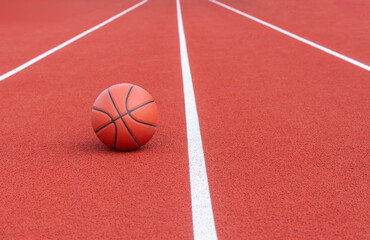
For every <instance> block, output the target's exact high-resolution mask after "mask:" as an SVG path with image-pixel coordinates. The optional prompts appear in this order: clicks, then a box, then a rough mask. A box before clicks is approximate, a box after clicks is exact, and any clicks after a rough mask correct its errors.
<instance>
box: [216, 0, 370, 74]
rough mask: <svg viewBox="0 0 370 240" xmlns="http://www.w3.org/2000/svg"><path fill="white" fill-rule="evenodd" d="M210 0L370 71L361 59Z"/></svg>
mask: <svg viewBox="0 0 370 240" xmlns="http://www.w3.org/2000/svg"><path fill="white" fill-rule="evenodd" d="M209 1H210V2H213V3H214V4H217V5H219V6H221V7H224V8H226V9H228V10H230V11H233V12H235V13H237V14H240V15H242V16H244V17H246V18H249V19H251V20H253V21H255V22H258V23H260V24H263V25H265V26H266V27H269V28H272V29H274V30H276V31H278V32H281V33H283V34H285V35H287V36H289V37H292V38H294V39H296V40H298V41H301V42H303V43H306V44H308V45H310V46H312V47H314V48H317V49H320V50H321V51H324V52H326V53H328V54H330V55H333V56H335V57H337V58H340V59H342V60H344V61H346V62H349V63H352V64H353V65H356V66H358V67H360V68H363V69H365V70H367V71H370V66H368V65H366V64H363V63H361V62H359V61H356V60H354V59H352V58H349V57H346V56H344V55H342V54H340V53H337V52H335V51H333V50H330V49H329V48H326V47H323V46H321V45H319V44H317V43H314V42H311V41H309V40H307V39H305V38H302V37H300V36H297V35H295V34H293V33H290V32H288V31H286V30H284V29H281V28H279V27H276V26H274V25H272V24H270V23H268V22H265V21H262V20H260V19H258V18H256V17H253V16H251V15H249V14H246V13H244V12H242V11H239V10H237V9H235V8H233V7H230V6H228V5H226V4H223V3H220V2H218V1H216V0H209Z"/></svg>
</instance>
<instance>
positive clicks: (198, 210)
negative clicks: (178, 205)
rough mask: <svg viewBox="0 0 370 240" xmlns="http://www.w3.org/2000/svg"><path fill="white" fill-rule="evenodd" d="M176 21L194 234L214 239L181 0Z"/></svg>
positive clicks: (206, 238) (199, 238) (198, 236)
mask: <svg viewBox="0 0 370 240" xmlns="http://www.w3.org/2000/svg"><path fill="white" fill-rule="evenodd" d="M176 3H177V22H178V29H179V40H180V55H181V68H182V79H183V85H184V100H185V113H186V130H187V138H188V155H189V171H190V188H191V206H192V217H193V234H194V239H195V240H202V239H204V240H213V239H217V235H216V228H215V223H214V219H213V211H212V204H211V196H210V193H209V186H208V179H207V171H206V164H205V160H204V153H203V147H202V138H201V135H200V128H199V121H198V114H197V106H196V103H195V96H194V89H193V81H192V78H191V72H190V66H189V58H188V51H187V47H186V39H185V32H184V25H183V22H182V15H181V7H180V0H177V2H176Z"/></svg>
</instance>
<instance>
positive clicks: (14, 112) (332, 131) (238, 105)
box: [0, 0, 370, 239]
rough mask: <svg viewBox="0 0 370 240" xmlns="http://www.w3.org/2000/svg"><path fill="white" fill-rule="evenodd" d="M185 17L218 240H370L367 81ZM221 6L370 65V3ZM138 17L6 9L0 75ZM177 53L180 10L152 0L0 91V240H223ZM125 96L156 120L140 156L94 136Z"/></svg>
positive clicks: (307, 52)
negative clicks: (199, 184) (124, 90)
mask: <svg viewBox="0 0 370 240" xmlns="http://www.w3.org/2000/svg"><path fill="white" fill-rule="evenodd" d="M24 2H25V3H26V1H24ZM180 2H181V10H182V20H183V24H184V32H185V35H186V42H187V53H188V55H189V65H190V69H191V75H192V82H193V90H194V94H195V99H196V107H197V113H198V116H199V126H200V133H201V137H202V146H203V149H204V159H205V164H206V170H207V175H206V177H207V179H208V184H209V193H210V198H211V202H212V206H211V207H212V210H213V218H214V226H215V229H216V233H217V238H218V239H367V238H369V237H370V231H369V229H370V217H369V216H370V210H369V209H370V204H369V198H370V190H369V187H368V186H369V183H370V182H369V180H370V179H369V172H370V166H369V163H370V154H369V153H370V144H369V143H370V125H369V123H370V74H369V71H367V70H366V69H363V68H360V67H358V66H355V65H353V64H351V63H349V62H346V61H343V60H342V59H339V58H336V57H334V56H332V55H329V54H327V53H326V52H323V51H320V50H318V49H316V48H313V47H311V46H309V45H307V44H304V43H302V42H299V41H297V40H295V39H293V38H290V37H288V36H286V35H284V34H281V33H280V32H277V31H275V30H273V29H270V28H267V27H265V26H263V25H261V24H259V23H257V22H254V21H251V20H249V19H247V18H245V17H243V16H240V15H238V14H236V13H234V12H231V11H229V10H227V9H225V8H223V7H220V6H218V5H216V4H214V3H212V2H209V1H207V0H181V1H180ZM222 2H223V3H225V4H228V5H230V6H232V7H234V8H236V9H239V10H241V11H244V12H246V13H248V14H251V15H253V16H255V17H258V18H261V19H262V20H264V21H267V22H269V23H271V24H274V25H276V26H278V27H281V28H283V29H285V30H288V31H290V32H292V33H294V34H297V35H299V36H301V37H304V38H307V39H309V40H310V41H313V42H315V43H318V44H322V45H323V46H325V47H327V48H330V49H332V50H334V51H338V52H339V53H341V54H344V55H345V56H348V57H350V58H353V59H356V60H358V61H361V62H362V63H364V64H369V60H370V58H369V53H370V47H369V46H370V45H368V44H366V43H368V42H369V40H370V37H369V31H367V32H366V31H363V30H364V29H368V24H366V20H369V18H368V16H366V15H365V14H364V12H366V9H367V11H368V10H369V9H370V6H368V4H367V3H366V2H365V1H358V2H356V4H355V3H353V4H352V3H351V2H350V1H344V0H343V1H338V2H336V3H334V2H333V1H331V0H325V1H321V3H322V4H319V1H312V2H310V3H301V4H298V3H295V2H294V1H274V3H270V2H268V1H234V0H224V1H222ZM137 3H139V1H131V0H130V1H116V0H114V1H113V0H112V1H106V2H104V4H103V2H100V1H91V2H90V1H82V0H79V1H63V2H56V1H40V0H32V1H27V4H29V6H28V5H27V4H25V5H24V6H22V7H19V8H18V7H17V6H16V5H15V4H14V5H13V4H11V3H10V2H6V1H2V6H4V7H3V8H2V9H1V10H0V11H1V12H2V13H7V14H2V16H1V17H0V26H1V27H0V32H1V36H4V37H1V39H0V52H1V53H2V54H1V55H0V63H1V64H0V75H2V74H4V73H6V72H8V71H10V70H12V69H14V68H16V67H18V66H19V65H21V64H23V63H25V62H27V61H28V60H30V59H32V58H34V57H36V56H38V55H40V54H42V53H43V52H45V51H47V50H49V49H51V48H53V47H55V46H57V45H58V44H60V43H62V42H64V41H66V40H68V39H70V38H72V37H74V36H76V35H78V34H79V33H81V32H83V31H85V30H87V29H89V28H91V27H93V26H95V25H97V24H99V23H101V22H103V21H104V20H106V19H108V18H110V17H112V16H114V15H116V14H117V13H119V12H121V11H123V10H125V9H127V8H129V7H131V6H133V5H135V4H137ZM27 6H28V7H29V8H28V7H27ZM318 7H320V9H321V11H313V10H312V9H316V8H318ZM289 9H294V10H295V11H289ZM53 12H55V14H53ZM274 12H279V13H280V14H273V13H274ZM339 13H341V14H342V15H340V14H339ZM338 14H339V15H340V16H342V17H341V18H337V17H335V16H338ZM41 26H42V27H41ZM352 26H353V27H352ZM31 36H32V37H31ZM179 38H180V39H181V37H179V32H178V14H177V9H176V1H174V0H149V1H148V2H146V3H145V4H143V5H142V6H140V7H138V8H137V9H134V10H132V11H130V12H128V13H127V14H125V15H123V16H121V17H120V18H118V19H116V20H114V21H112V22H110V23H108V24H107V25H105V26H103V27H101V28H99V29H97V30H96V31H94V32H91V33H90V34H88V35H86V36H84V37H83V38H81V39H78V40H77V41H75V42H73V43H71V44H70V45H68V46H66V47H64V48H62V49H60V50H58V51H56V52H54V53H52V54H51V55H49V56H47V57H45V58H43V59H41V60H40V61H39V62H36V63H35V64H33V65H31V66H29V67H28V68H25V69H23V70H21V71H19V72H17V73H15V74H14V75H11V76H9V77H7V78H6V79H4V80H3V81H0V97H1V98H0V99H1V100H0V121H1V127H0V159H1V161H0V173H1V174H0V239H215V238H214V237H212V238H207V237H206V236H207V235H203V237H199V236H200V235H196V234H195V232H194V231H195V229H196V227H195V226H193V223H194V218H195V217H196V211H197V209H198V208H201V207H202V206H200V207H199V206H194V203H193V202H192V196H193V194H194V192H195V190H194V189H193V188H194V186H192V185H191V183H190V182H189V178H190V176H189V171H190V172H191V171H192V168H191V167H189V159H190V154H189V155H188V153H189V152H190V151H192V150H191V149H190V148H189V144H188V141H187V139H188V138H189V135H187V134H188V132H187V130H189V129H188V128H189V126H188V125H187V123H186V119H187V117H188V115H187V114H189V113H188V112H187V111H186V110H185V105H186V104H187V99H186V96H185V100H184V92H183V78H185V77H184V76H183V75H182V72H184V66H183V65H182V61H183V60H184V55H183V52H180V46H179ZM122 82H127V83H133V84H135V85H138V86H141V87H143V88H144V89H146V90H147V91H148V92H149V93H150V94H151V95H152V96H153V97H154V99H155V102H156V103H157V105H158V112H159V123H158V129H157V132H156V134H155V135H154V137H153V139H152V140H151V141H149V143H148V144H146V145H145V146H143V147H141V148H140V149H139V150H137V151H131V152H118V151H114V150H111V149H109V148H107V147H105V146H104V145H103V144H102V143H101V142H99V140H98V139H97V137H96V136H95V133H94V131H93V130H92V127H91V122H90V114H91V108H92V105H93V103H94V101H95V98H96V97H97V96H98V94H99V93H100V92H101V91H103V90H104V89H106V88H108V87H109V86H111V85H114V84H117V83H122ZM188 124H189V123H188ZM196 154H200V153H199V152H196ZM195 187H196V186H195ZM207 187H208V186H207ZM212 221H213V219H212ZM205 233H207V229H206V230H205Z"/></svg>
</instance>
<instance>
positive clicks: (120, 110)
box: [91, 83, 158, 151]
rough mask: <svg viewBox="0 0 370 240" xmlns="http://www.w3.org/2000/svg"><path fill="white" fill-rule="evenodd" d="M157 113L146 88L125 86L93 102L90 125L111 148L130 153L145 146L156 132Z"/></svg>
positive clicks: (111, 88)
mask: <svg viewBox="0 0 370 240" xmlns="http://www.w3.org/2000/svg"><path fill="white" fill-rule="evenodd" d="M157 121H158V110H157V104H156V103H155V102H154V99H153V97H152V96H151V95H150V94H149V93H148V92H147V91H145V90H144V89H143V88H141V87H139V86H136V85H133V84H128V83H122V84H117V85H114V86H111V87H109V88H108V89H105V90H104V91H103V92H102V93H100V95H99V96H98V97H97V99H96V100H95V102H94V105H93V108H92V113H91V123H92V127H93V129H94V131H95V133H96V136H97V137H98V138H99V139H100V141H101V142H103V143H104V144H105V145H107V146H108V147H110V148H113V149H116V150H121V151H130V150H135V149H138V148H139V147H140V146H143V145H144V144H146V143H147V142H148V141H149V140H150V139H151V138H152V136H153V135H154V133H155V131H156V128H157Z"/></svg>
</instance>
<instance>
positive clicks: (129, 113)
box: [125, 85, 157, 127]
mask: <svg viewBox="0 0 370 240" xmlns="http://www.w3.org/2000/svg"><path fill="white" fill-rule="evenodd" d="M134 86H135V85H132V86H131V88H130V90H129V91H128V93H127V97H126V102H125V106H126V111H127V113H128V115H129V116H130V117H131V118H132V119H133V120H134V121H136V122H138V123H141V124H145V125H148V126H152V127H157V126H156V125H153V124H150V123H145V122H142V121H139V120H137V119H135V118H134V117H133V116H132V115H131V112H132V111H134V110H136V109H137V108H140V107H142V106H144V105H146V104H149V103H151V102H154V101H151V102H147V103H145V104H143V105H142V106H140V107H137V108H136V109H134V110H132V111H130V110H128V106H127V102H128V97H129V96H130V93H131V90H132V89H133V88H134Z"/></svg>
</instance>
